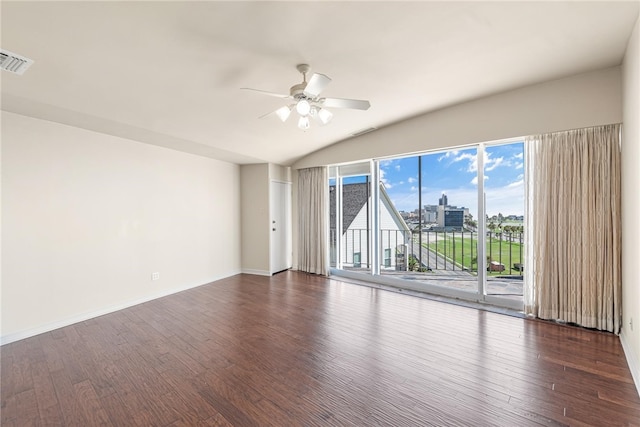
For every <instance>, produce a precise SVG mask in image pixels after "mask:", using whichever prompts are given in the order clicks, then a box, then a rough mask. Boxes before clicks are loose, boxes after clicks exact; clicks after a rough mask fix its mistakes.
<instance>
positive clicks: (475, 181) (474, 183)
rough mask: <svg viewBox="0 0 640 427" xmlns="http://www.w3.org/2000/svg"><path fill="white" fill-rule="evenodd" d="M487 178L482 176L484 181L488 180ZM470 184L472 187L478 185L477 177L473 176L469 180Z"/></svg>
mask: <svg viewBox="0 0 640 427" xmlns="http://www.w3.org/2000/svg"><path fill="white" fill-rule="evenodd" d="M488 179H489V177H488V176H487V175H485V176H484V180H485V181H486V180H488ZM471 184H473V185H478V175H476V176H474V177H473V179H472V180H471Z"/></svg>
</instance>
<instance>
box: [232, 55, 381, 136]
mask: <svg viewBox="0 0 640 427" xmlns="http://www.w3.org/2000/svg"><path fill="white" fill-rule="evenodd" d="M296 68H297V69H298V71H300V73H302V83H299V84H296V85H293V86H291V89H289V95H284V94H279V93H274V92H268V91H265V90H259V89H252V88H248V87H243V88H241V89H244V90H252V91H255V92H258V93H262V94H264V95H269V96H275V97H277V98H283V99H291V100H293V103H291V104H289V105H285V106H283V107H280V108H278V109H277V110H275V111H272V112H270V113H267V114H265V115H264V116H261V117H260V118H265V117H269V116H273V115H275V116H278V118H279V119H280V120H282V121H283V122H285V121H286V120H287V119H288V118H289V116H290V115H291V112H292V111H294V110H295V111H296V113H298V115H299V118H298V127H299V128H300V129H303V130H305V129H308V128H309V126H310V125H311V120H310V119H311V118H313V119H316V120H317V121H318V122H320V123H321V124H323V125H326V124H327V123H329V121H331V118H332V117H333V113H331V111H329V110H327V109H326V108H325V107H330V108H351V109H355V110H368V109H369V107H370V106H371V104H370V103H369V101H363V100H360V99H343V98H321V97H320V92H322V90H323V89H324V88H325V87H327V85H328V84H329V83H331V79H330V78H329V77H327V76H325V75H324V74H319V73H313V74H312V75H311V78H309V81H307V73H308V72H309V69H310V67H309V65H308V64H298V65H297V66H296Z"/></svg>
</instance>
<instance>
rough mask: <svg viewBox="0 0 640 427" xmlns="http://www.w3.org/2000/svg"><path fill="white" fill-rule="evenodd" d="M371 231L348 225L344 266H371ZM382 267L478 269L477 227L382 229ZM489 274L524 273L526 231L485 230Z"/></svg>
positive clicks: (333, 258)
mask: <svg viewBox="0 0 640 427" xmlns="http://www.w3.org/2000/svg"><path fill="white" fill-rule="evenodd" d="M369 238H370V237H369V232H368V230H366V229H349V230H347V231H346V232H345V233H344V235H343V236H342V251H341V254H342V259H341V264H342V266H343V267H344V268H347V269H348V268H354V269H370V268H371V264H370V262H371V259H372V257H371V254H370V253H369ZM379 241H380V259H381V265H380V268H381V271H383V272H384V271H392V270H395V271H414V272H438V271H450V272H453V271H460V272H467V273H471V274H474V273H477V269H478V254H477V252H478V250H477V245H478V233H477V232H475V231H423V232H422V233H421V232H419V231H403V230H380V236H379ZM486 242H487V247H486V249H485V255H486V257H487V271H488V275H489V276H502V275H506V276H514V275H515V276H522V274H523V271H524V249H523V248H524V246H523V233H520V232H505V231H501V232H495V231H489V232H487V233H486ZM330 249H331V263H332V265H333V266H335V265H336V256H337V250H336V230H335V229H331V230H330Z"/></svg>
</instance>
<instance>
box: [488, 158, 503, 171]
mask: <svg viewBox="0 0 640 427" xmlns="http://www.w3.org/2000/svg"><path fill="white" fill-rule="evenodd" d="M486 157H487V158H486V159H485V160H486V163H485V166H484V170H485V171H487V172H490V171H492V170H494V169H495V168H497V167H498V166H500V165H501V164H502V163H503V162H504V157H498V158H497V159H495V160H494V159H490V158H489V155H487V156H486Z"/></svg>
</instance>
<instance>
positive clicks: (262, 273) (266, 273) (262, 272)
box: [242, 268, 271, 276]
mask: <svg viewBox="0 0 640 427" xmlns="http://www.w3.org/2000/svg"><path fill="white" fill-rule="evenodd" d="M242 274H254V275H256V276H271V272H270V271H266V270H253V269H251V268H243V269H242Z"/></svg>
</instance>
